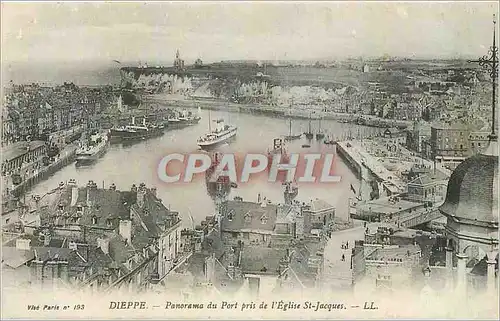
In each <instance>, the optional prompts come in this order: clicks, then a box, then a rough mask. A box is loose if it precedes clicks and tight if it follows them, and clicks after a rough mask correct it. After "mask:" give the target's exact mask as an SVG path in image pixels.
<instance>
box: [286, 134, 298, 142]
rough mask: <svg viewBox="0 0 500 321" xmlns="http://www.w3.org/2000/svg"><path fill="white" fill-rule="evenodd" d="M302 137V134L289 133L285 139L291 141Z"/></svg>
mask: <svg viewBox="0 0 500 321" xmlns="http://www.w3.org/2000/svg"><path fill="white" fill-rule="evenodd" d="M301 137H302V135H288V136H285V137H284V139H285V140H286V141H291V140H296V139H300V138H301Z"/></svg>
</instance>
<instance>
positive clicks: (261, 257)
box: [240, 246, 287, 275]
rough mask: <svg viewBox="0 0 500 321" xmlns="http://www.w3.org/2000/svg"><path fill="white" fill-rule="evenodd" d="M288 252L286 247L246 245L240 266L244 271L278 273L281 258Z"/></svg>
mask: <svg viewBox="0 0 500 321" xmlns="http://www.w3.org/2000/svg"><path fill="white" fill-rule="evenodd" d="M286 254H287V251H286V249H277V248H267V247H260V246H244V247H243V249H242V254H241V265H240V267H241V270H242V271H243V272H244V273H255V274H274V275H278V270H279V263H280V260H281V259H282V258H284V257H285V256H286Z"/></svg>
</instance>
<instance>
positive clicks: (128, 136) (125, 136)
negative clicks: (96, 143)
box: [110, 127, 164, 143]
mask: <svg viewBox="0 0 500 321" xmlns="http://www.w3.org/2000/svg"><path fill="white" fill-rule="evenodd" d="M163 134H164V129H163V127H161V128H157V129H152V130H148V131H137V132H128V131H119V130H113V129H112V130H111V134H110V136H111V141H112V142H117V143H118V142H134V141H141V140H146V139H150V138H154V137H159V136H162V135H163Z"/></svg>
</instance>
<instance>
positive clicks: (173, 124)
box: [167, 110, 201, 129]
mask: <svg viewBox="0 0 500 321" xmlns="http://www.w3.org/2000/svg"><path fill="white" fill-rule="evenodd" d="M199 113H200V111H199V110H198V115H194V114H193V113H192V112H190V111H186V110H182V111H181V112H174V115H172V116H170V117H169V118H168V119H167V124H168V128H169V129H180V128H184V127H188V126H192V125H196V124H198V123H199V122H200V119H201V117H200V116H199Z"/></svg>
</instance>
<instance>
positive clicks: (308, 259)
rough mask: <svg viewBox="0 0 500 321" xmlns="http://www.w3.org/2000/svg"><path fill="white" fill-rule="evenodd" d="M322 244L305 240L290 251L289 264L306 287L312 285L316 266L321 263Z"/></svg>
mask: <svg viewBox="0 0 500 321" xmlns="http://www.w3.org/2000/svg"><path fill="white" fill-rule="evenodd" d="M323 249H324V244H323V243H321V242H305V243H303V244H298V245H297V246H296V247H295V248H294V250H293V251H292V252H291V253H292V254H291V257H290V265H289V267H290V268H291V269H293V272H294V274H295V275H296V276H297V278H298V279H299V281H300V283H301V284H302V285H304V286H306V287H314V285H315V281H316V275H317V273H318V269H317V267H319V265H322V264H323V257H322V256H320V255H318V254H319V253H322V250H323Z"/></svg>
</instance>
